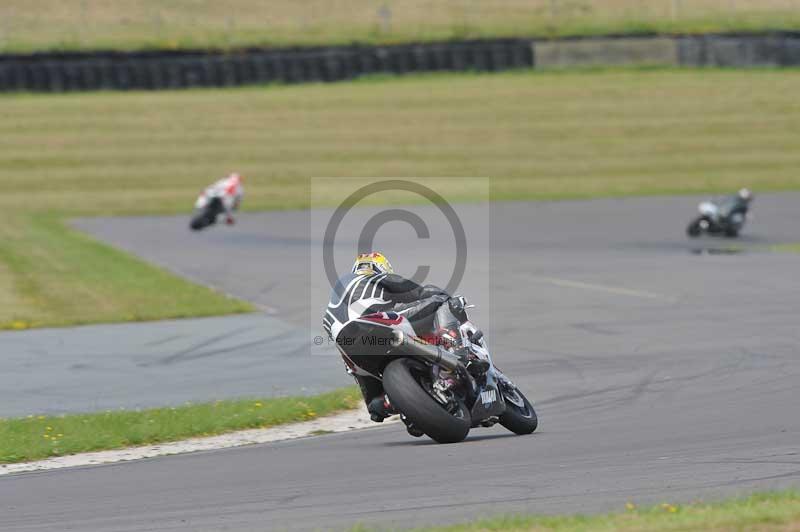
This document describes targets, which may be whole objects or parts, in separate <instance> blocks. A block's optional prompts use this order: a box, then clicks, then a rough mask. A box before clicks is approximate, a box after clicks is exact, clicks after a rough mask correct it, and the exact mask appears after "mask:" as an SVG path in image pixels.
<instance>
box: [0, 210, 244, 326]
mask: <svg viewBox="0 0 800 532" xmlns="http://www.w3.org/2000/svg"><path fill="white" fill-rule="evenodd" d="M10 222H11V223H10V225H6V226H5V227H4V228H2V229H0V234H2V235H3V238H2V239H0V264H2V265H4V266H5V272H2V271H0V277H2V278H5V279H4V280H5V281H6V283H5V284H6V285H7V286H10V287H11V288H13V289H12V290H8V289H6V290H0V302H2V303H3V304H2V308H3V309H4V310H0V330H2V329H15V330H19V329H26V328H29V327H37V326H40V325H48V326H61V325H79V324H85V323H101V322H123V321H143V320H157V319H163V318H183V317H189V316H192V317H199V316H212V315H218V314H234V313H240V312H252V311H254V310H255V309H254V307H253V306H252V305H250V304H249V303H246V302H244V301H239V300H236V299H233V298H230V297H227V296H225V295H223V294H220V293H218V292H215V291H213V290H211V289H209V288H206V287H203V286H199V285H196V284H192V283H190V282H188V281H186V280H184V279H182V278H180V277H178V276H177V275H174V274H172V273H169V272H167V271H165V270H162V269H160V268H157V267H154V266H151V265H149V264H147V263H145V262H143V261H141V260H139V259H137V258H135V257H133V256H131V255H129V254H127V253H125V252H123V251H119V250H116V249H114V248H111V247H109V246H107V245H105V244H101V243H99V242H97V241H95V240H93V239H91V238H89V237H87V236H85V235H84V234H82V233H80V232H78V231H75V230H72V229H69V228H68V227H66V226H65V225H64V223H63V221H62V220H61V219H59V217H58V216H56V215H53V214H41V213H37V214H31V215H28V216H24V217H22V219H12V220H11V221H10Z"/></svg>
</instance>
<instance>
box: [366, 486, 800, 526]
mask: <svg viewBox="0 0 800 532" xmlns="http://www.w3.org/2000/svg"><path fill="white" fill-rule="evenodd" d="M627 507H628V509H627V510H626V511H625V512H621V513H611V514H607V515H593V516H587V515H573V516H554V517H545V516H533V515H531V516H525V515H521V516H506V517H494V518H488V519H481V520H479V521H475V522H472V523H468V524H463V525H455V526H446V527H434V528H420V529H415V530H418V531H420V532H422V531H425V532H472V531H475V532H477V531H490V530H503V531H512V532H523V531H531V532H533V531H536V532H545V531H552V532H583V531H619V532H626V531H630V532H634V531H635V532H641V531H645V530H646V531H653V532H656V531H681V532H692V531H696V532H706V531H716V532H723V531H724V532H728V531H745V530H748V531H751V530H753V531H781V530H785V531H796V530H798V528H799V527H800V491H797V490H789V491H782V492H772V493H762V494H755V495H751V496H748V497H745V498H739V499H730V500H726V501H722V502H715V503H702V502H698V503H694V504H687V505H680V504H670V503H662V504H659V505H657V506H652V507H648V508H637V507H636V506H634V505H633V504H631V503H628V505H627ZM355 530H370V529H369V528H356V529H355Z"/></svg>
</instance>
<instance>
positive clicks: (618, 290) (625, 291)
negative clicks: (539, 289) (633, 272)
mask: <svg viewBox="0 0 800 532" xmlns="http://www.w3.org/2000/svg"><path fill="white" fill-rule="evenodd" d="M526 277H527V278H529V279H531V280H533V281H540V282H543V283H548V284H552V285H555V286H561V287H565V288H580V289H583V290H593V291H595V292H606V293H609V294H617V295H621V296H629V297H638V298H643V299H657V300H660V301H667V302H669V303H675V302H676V301H677V300H678V299H677V298H676V297H672V296H668V295H664V294H658V293H656V292H648V291H646V290H634V289H632V288H624V287H620V286H608V285H602V284H593V283H584V282H581V281H570V280H569V279H559V278H558V277H542V276H538V275H529V276H526Z"/></svg>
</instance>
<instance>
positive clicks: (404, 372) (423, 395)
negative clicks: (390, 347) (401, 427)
mask: <svg viewBox="0 0 800 532" xmlns="http://www.w3.org/2000/svg"><path fill="white" fill-rule="evenodd" d="M418 379H419V376H417V375H415V374H414V372H412V368H411V366H410V365H409V362H408V360H406V359H402V358H400V359H397V360H393V361H392V362H390V363H389V365H388V366H386V369H385V370H384V371H383V388H384V390H386V394H387V395H388V396H389V401H390V402H391V404H392V406H393V407H394V408H395V409H396V410H399V411H400V412H402V413H403V415H404V416H405V417H407V418H408V419H409V420H410V421H411V422H412V423H413V424H414V425H415V426H416V427H418V428H419V429H420V430H421V431H422V432H424V433H425V434H427V435H428V436H429V437H430V438H431V439H433V440H434V441H436V442H438V443H457V442H460V441H462V440H464V438H466V437H467V434H468V433H469V429H470V427H471V426H472V419H471V417H470V414H469V410H468V409H467V406H466V405H465V404H464V403H463V402H462V401H460V400H458V399H455V400H454V403H453V404H452V405H449V408H450V410H448V409H447V408H448V406H446V405H443V404H442V403H440V402H439V401H437V400H436V399H434V398H433V396H432V395H431V394H430V393H428V392H427V391H426V390H425V388H423V384H422V383H421V382H420V381H419V380H418Z"/></svg>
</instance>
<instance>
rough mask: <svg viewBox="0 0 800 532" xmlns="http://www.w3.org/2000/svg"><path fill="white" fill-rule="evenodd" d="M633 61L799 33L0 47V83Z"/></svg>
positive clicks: (136, 85) (767, 50)
mask: <svg viewBox="0 0 800 532" xmlns="http://www.w3.org/2000/svg"><path fill="white" fill-rule="evenodd" d="M636 64H652V65H674V66H693V67H703V66H723V67H752V66H778V67H781V66H797V65H800V34H794V33H774V34H765V35H697V36H678V37H664V36H652V37H599V38H584V39H563V40H551V41H544V40H531V39H496V40H480V41H460V42H441V43H422V44H408V45H394V46H339V47H327V48H295V49H248V50H239V51H235V52H227V53H226V52H203V51H185V52H175V51H170V52H138V53H137V52H130V53H126V52H96V53H93V52H89V53H63V54H31V55H0V91H37V92H67V91H88V90H134V89H136V90H141V89H145V90H163V89H183V88H191V87H232V86H238V85H251V84H259V83H306V82H332V81H340V80H346V79H353V78H356V77H359V76H363V75H366V74H381V73H386V74H405V73H414V72H433V71H470V70H472V71H489V72H492V71H502V70H509V69H517V68H559V67H573V66H604V65H609V66H610V65H636Z"/></svg>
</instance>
